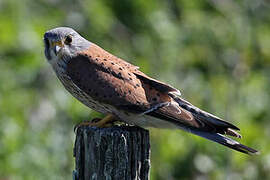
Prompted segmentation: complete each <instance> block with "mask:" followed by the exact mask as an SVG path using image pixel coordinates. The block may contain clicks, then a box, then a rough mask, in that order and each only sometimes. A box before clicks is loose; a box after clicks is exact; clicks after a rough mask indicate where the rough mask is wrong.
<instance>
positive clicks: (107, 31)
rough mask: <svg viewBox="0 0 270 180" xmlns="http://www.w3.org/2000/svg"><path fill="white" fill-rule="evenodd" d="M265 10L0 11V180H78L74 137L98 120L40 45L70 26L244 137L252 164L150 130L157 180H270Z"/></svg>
mask: <svg viewBox="0 0 270 180" xmlns="http://www.w3.org/2000/svg"><path fill="white" fill-rule="evenodd" d="M269 12H270V4H269V2H268V1H267V0H256V1H254V0H239V1H233V0H226V1H223V0H165V1H162V0H147V1H146V0H136V1H135V0H134V1H132V0H121V1H120V0H91V1H90V0H89V1H86V0H80V1H76V0H17V1H16V0H0V129H1V130H0V179H11V180H13V179H14V180H17V179H18V180H20V179H27V180H28V179H29V180H31V179H71V172H72V169H73V168H74V162H73V161H74V160H73V157H72V147H73V142H74V134H73V126H74V124H75V123H78V122H80V121H82V120H86V119H89V118H93V117H95V116H101V115H100V114H98V113H95V112H93V111H91V110H90V109H88V108H86V107H85V106H83V105H82V104H81V103H80V102H78V101H77V100H75V99H74V98H72V97H71V95H69V94H68V93H67V92H66V91H65V90H64V88H63V87H62V85H61V84H60V83H59V81H58V80H57V78H56V76H55V75H54V73H53V71H52V69H51V68H50V66H49V64H48V63H47V62H46V60H45V58H44V53H43V41H42V39H43V34H44V32H45V31H47V30H49V29H51V28H54V27H57V26H70V27H72V28H74V29H75V30H77V31H78V32H80V33H81V34H82V35H83V36H84V37H86V38H87V39H89V40H91V41H92V42H94V43H96V44H98V45H100V46H101V47H103V48H104V49H106V50H108V51H109V52H111V53H113V54H115V55H117V56H119V57H122V58H123V59H126V60H128V61H130V62H132V63H133V64H136V65H138V66H140V67H141V70H142V71H144V72H145V73H148V74H149V75H151V76H153V77H155V78H158V79H161V80H163V81H165V82H167V83H170V84H171V85H173V86H175V87H177V88H179V89H180V90H181V92H182V94H183V96H184V97H185V98H186V99H188V100H189V101H191V102H192V103H193V104H195V105H197V106H198V107H200V108H202V109H205V110H208V111H210V112H212V113H214V114H216V115H218V116H220V117H222V118H224V119H226V120H228V121H230V122H233V123H235V124H236V125H237V126H239V127H240V128H241V133H242V135H243V140H241V142H242V143H244V144H247V145H249V146H251V147H254V148H257V149H259V150H260V151H261V155H259V156H252V157H251V156H246V155H243V154H240V153H237V152H234V151H231V150H229V149H226V148H224V147H222V146H220V145H217V144H215V143H211V142H208V141H206V140H203V139H201V138H199V137H195V136H193V135H190V134H187V133H184V132H182V131H180V130H179V131H170V130H156V129H152V130H151V146H152V154H151V156H152V157H151V158H152V159H151V160H152V168H151V179H154V180H161V179H168V180H172V179H267V178H269V179H270V175H269V171H270V143H269V136H270V124H269V121H270V113H269V109H270V97H269V96H270V93H269V92H270V69H269V68H270V13H269Z"/></svg>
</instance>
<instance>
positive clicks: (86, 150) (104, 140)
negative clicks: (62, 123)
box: [73, 126, 150, 180]
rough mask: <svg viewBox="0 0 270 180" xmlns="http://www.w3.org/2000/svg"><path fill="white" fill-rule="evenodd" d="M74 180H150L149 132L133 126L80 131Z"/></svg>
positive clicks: (75, 153)
mask: <svg viewBox="0 0 270 180" xmlns="http://www.w3.org/2000/svg"><path fill="white" fill-rule="evenodd" d="M74 156H75V159H76V170H75V171H74V172H73V179H75V180H86V179H87V180H89V179H97V180H99V179H101V180H102V179H106V180H110V179H112V180H113V179H116V180H121V179H127V180H129V179H131V180H133V179H134V180H147V179H149V172H150V142H149V132H148V131H147V130H144V129H142V128H139V127H133V126H113V127H110V128H96V127H79V128H78V129H77V134H76V142H75V147H74Z"/></svg>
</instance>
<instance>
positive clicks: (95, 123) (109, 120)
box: [74, 114, 116, 131]
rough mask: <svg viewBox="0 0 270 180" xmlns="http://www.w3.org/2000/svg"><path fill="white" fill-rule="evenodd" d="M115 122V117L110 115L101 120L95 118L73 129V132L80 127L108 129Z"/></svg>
mask: <svg viewBox="0 0 270 180" xmlns="http://www.w3.org/2000/svg"><path fill="white" fill-rule="evenodd" d="M115 121H116V117H115V116H114V115H112V114H108V115H107V116H105V117H104V118H103V119H99V118H95V119H93V120H92V121H83V122H81V123H79V124H77V125H76V126H75V127H74V131H76V129H77V128H78V127H81V126H92V127H100V128H102V127H110V126H112V124H113V122H115Z"/></svg>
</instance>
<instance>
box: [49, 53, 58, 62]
mask: <svg viewBox="0 0 270 180" xmlns="http://www.w3.org/2000/svg"><path fill="white" fill-rule="evenodd" d="M50 55H51V59H50V61H49V63H50V64H51V65H52V66H55V65H56V63H57V61H58V57H57V56H56V55H55V54H54V52H53V50H50Z"/></svg>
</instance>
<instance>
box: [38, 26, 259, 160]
mask: <svg viewBox="0 0 270 180" xmlns="http://www.w3.org/2000/svg"><path fill="white" fill-rule="evenodd" d="M43 41H44V46H45V51H44V52H45V57H46V59H47V61H48V62H49V64H50V65H51V67H52V69H53V70H54V72H55V74H56V76H57V77H58V79H59V80H60V81H61V83H62V84H63V86H64V87H65V89H66V90H67V91H68V92H69V93H70V94H71V95H72V96H74V97H75V98H76V99H78V100H79V101H80V102H82V103H83V104H84V105H86V106H87V107H89V108H91V109H93V110H95V111H97V112H100V113H103V114H105V115H106V116H105V117H104V118H103V119H100V120H98V121H90V122H82V123H81V124H82V125H86V126H96V127H106V124H109V123H110V122H112V121H114V120H118V121H120V122H124V123H126V124H130V125H135V126H139V127H143V128H149V127H153V128H167V129H182V130H184V131H186V132H189V133H192V134H195V135H197V136H200V137H203V138H206V139H208V140H211V141H214V142H216V143H219V144H222V145H224V146H227V147H229V148H231V149H233V150H236V151H239V152H242V153H246V154H249V155H252V154H258V153H259V151H257V150H255V149H253V148H251V147H248V146H246V145H243V144H241V143H239V142H238V141H236V140H234V139H232V138H230V137H228V136H232V137H235V138H241V135H240V134H239V133H238V132H237V131H239V130H240V129H239V128H238V127H236V126H235V125H233V124H231V123H229V122H227V121H224V120H222V119H221V118H219V117H217V116H215V115H212V114H210V113H208V112H206V111H203V110H201V109H200V108H198V107H196V106H194V105H193V104H191V103H190V102H188V101H187V100H185V99H184V98H182V97H181V93H180V91H179V90H178V89H176V88H174V87H172V86H171V85H168V84H166V83H164V82H161V81H159V80H156V79H154V78H151V77H149V76H147V75H146V74H144V73H143V72H142V71H140V70H139V67H138V66H135V65H133V64H131V63H129V62H127V61H125V60H123V59H121V58H118V57H116V56H114V55H112V54H111V53H109V52H107V51H106V50H104V49H102V48H101V47H99V46H98V45H96V44H94V43H92V42H90V41H88V40H86V39H85V38H83V37H82V36H81V35H80V34H79V33H78V32H76V31H75V30H74V29H72V28H70V27H57V28H54V29H51V30H48V31H47V32H45V34H44V38H43Z"/></svg>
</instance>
